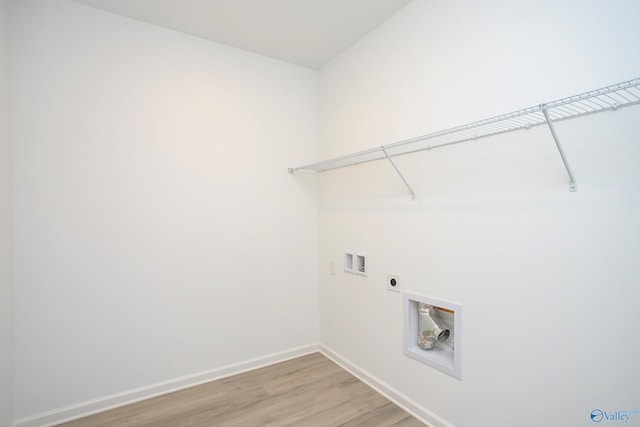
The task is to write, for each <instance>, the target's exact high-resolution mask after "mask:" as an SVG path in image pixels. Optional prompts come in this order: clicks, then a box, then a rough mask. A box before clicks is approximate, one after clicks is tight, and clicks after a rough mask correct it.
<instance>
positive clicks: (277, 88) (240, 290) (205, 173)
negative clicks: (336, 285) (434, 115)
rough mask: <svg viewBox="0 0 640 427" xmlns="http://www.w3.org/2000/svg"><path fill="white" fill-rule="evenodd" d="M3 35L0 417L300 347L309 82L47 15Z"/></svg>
mask: <svg viewBox="0 0 640 427" xmlns="http://www.w3.org/2000/svg"><path fill="white" fill-rule="evenodd" d="M11 19H12V20H13V24H14V25H13V29H14V30H13V33H12V47H13V48H12V57H11V65H12V70H11V77H12V83H11V87H12V97H13V102H12V112H13V114H12V123H11V124H12V126H13V139H12V141H13V151H14V189H15V193H14V200H15V207H14V209H15V230H14V233H15V257H14V258H15V336H16V385H15V391H16V418H18V419H22V418H24V417H29V416H33V415H37V414H39V413H42V412H44V411H49V410H56V409H58V408H62V407H65V406H67V405H72V404H77V403H82V402H86V401H88V400H90V399H98V398H102V397H104V396H109V395H112V394H115V393H121V392H126V391H129V390H132V389H135V388H138V387H143V386H147V385H150V384H155V383H159V382H162V381H169V380H172V379H174V378H178V377H181V376H185V375H191V374H195V373H200V372H203V371H208V370H212V369H216V368H219V367H224V366H227V365H231V364H234V363H238V362H240V361H246V360H250V359H254V358H259V357H262V356H265V355H270V354H274V353H278V352H282V351H287V350H290V349H294V348H298V347H301V346H307V345H310V344H314V343H316V342H317V339H318V314H317V313H318V308H317V307H318V303H317V301H318V295H317V244H316V243H317V237H316V236H317V211H316V207H315V205H314V204H313V203H311V202H310V199H309V197H308V196H307V194H306V193H305V192H304V188H302V187H300V186H299V185H298V184H297V183H296V181H295V180H293V179H291V176H290V175H289V174H288V173H287V166H290V165H291V164H293V163H295V162H296V161H298V160H300V159H306V160H312V159H314V158H315V156H316V149H317V144H316V135H317V97H316V94H317V92H316V89H317V87H316V85H317V75H316V73H315V72H313V71H311V70H308V69H305V68H301V67H297V66H293V65H290V64H286V63H283V62H279V61H275V60H271V59H267V58H264V57H261V56H258V55H254V54H249V53H246V52H242V51H239V50H236V49H232V48H228V47H225V46H222V45H219V44H215V43H211V42H207V41H204V40H201V39H197V38H194V37H190V36H187V35H183V34H180V33H177V32H174V31H169V30H166V29H162V28H159V27H155V26H152V25H147V24H144V23H141V22H137V21H134V20H130V19H125V18H122V17H118V16H116V15H112V14H108V13H104V12H100V11H97V10H94V9H91V8H88V7H85V6H81V5H78V4H75V3H72V2H68V1H64V0H21V1H16V2H13V9H12V16H11ZM3 138H4V136H3ZM2 141H3V146H4V145H5V144H4V139H3V140H2ZM3 173H4V172H3ZM2 194H3V198H2V203H3V204H4V203H5V201H4V199H5V196H4V192H3V193H2ZM3 262H4V261H3ZM3 286H4V285H3ZM3 339H4V335H3Z"/></svg>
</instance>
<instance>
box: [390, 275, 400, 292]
mask: <svg viewBox="0 0 640 427" xmlns="http://www.w3.org/2000/svg"><path fill="white" fill-rule="evenodd" d="M387 290H389V291H394V292H400V275H399V274H395V273H387Z"/></svg>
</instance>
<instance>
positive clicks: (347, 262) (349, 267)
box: [344, 251, 355, 273]
mask: <svg viewBox="0 0 640 427" xmlns="http://www.w3.org/2000/svg"><path fill="white" fill-rule="evenodd" d="M354 258H355V257H354V255H353V252H348V251H347V252H345V253H344V271H346V272H347V273H353V272H354V266H355V264H354V262H355V260H354Z"/></svg>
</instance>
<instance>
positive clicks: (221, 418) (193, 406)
mask: <svg viewBox="0 0 640 427" xmlns="http://www.w3.org/2000/svg"><path fill="white" fill-rule="evenodd" d="M60 426H64V427H76V426H81V427H98V426H100V427H106V426H112V427H151V426H154V427H158V426H167V427H168V426H171V427H174V426H180V427H187V426H193V427H198V426H238V427H240V426H241V427H249V426H304V427H306V426H331V427H333V426H363V427H364V426H367V427H369V426H403V427H412V426H416V427H417V426H424V425H423V424H422V423H421V422H419V421H418V420H417V419H415V418H413V417H412V416H411V415H409V414H408V413H407V412H405V411H404V410H402V409H401V408H399V407H398V406H396V405H394V404H393V403H391V402H390V401H389V400H387V399H386V398H385V397H383V396H382V395H380V394H378V393H377V392H376V391H374V390H373V389H371V388H370V387H369V386H367V385H366V384H364V383H363V382H362V381H360V380H358V379H357V378H355V377H354V376H353V375H351V374H350V373H348V372H346V371H345V370H343V369H342V368H340V367H339V366H338V365H336V364H335V363H333V362H332V361H330V360H329V359H327V358H326V357H325V356H323V355H322V354H320V353H314V354H310V355H308V356H303V357H300V358H297V359H293V360H289V361H286V362H282V363H278V364H276V365H272V366H268V367H266V368H261V369H256V370H254V371H250V372H246V373H243V374H239V375H235V376H233V377H229V378H224V379H220V380H217V381H212V382H210V383H206V384H203V385H199V386H195V387H191V388H188V389H185V390H181V391H177V392H174V393H170V394H166V395H163V396H159V397H155V398H152V399H148V400H145V401H142V402H138V403H134V404H131V405H127V406H123V407H121V408H116V409H112V410H110V411H107V412H103V413H100V414H96V415H92V416H89V417H86V418H82V419H78V420H75V421H71V422H68V423H65V424H60Z"/></svg>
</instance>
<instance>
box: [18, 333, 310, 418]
mask: <svg viewBox="0 0 640 427" xmlns="http://www.w3.org/2000/svg"><path fill="white" fill-rule="evenodd" d="M318 350H319V346H318V344H311V345H308V346H304V347H299V348H294V349H291V350H287V351H283V352H279V353H274V354H270V355H267V356H264V357H259V358H256V359H251V360H247V361H244V362H240V363H235V364H233V365H227V366H223V367H221V368H217V369H212V370H210V371H205V372H200V373H197V374H192V375H186V376H184V377H180V378H175V379H172V380H169V381H163V382H160V383H156V384H152V385H149V386H145V387H140V388H137V389H134V390H129V391H125V392H122V393H117V394H113V395H111V396H106V397H103V398H100V399H94V400H89V401H86V402H82V403H78V404H75V405H70V406H66V407H63V408H59V409H54V410H52V411H47V412H42V413H40V414H36V415H32V416H29V417H25V418H21V419H18V420H16V421H15V423H14V424H13V427H48V426H53V425H56V424H59V423H63V422H66V421H71V420H75V419H78V418H82V417H86V416H88V415H92V414H97V413H99V412H104V411H106V410H109V409H113V408H117V407H119V406H124V405H128V404H130V403H135V402H139V401H141V400H145V399H149V398H151V397H156V396H160V395H163V394H167V393H171V392H174V391H178V390H182V389H185V388H188V387H193V386H196V385H199V384H204V383H207V382H209V381H214V380H217V379H220V378H226V377H229V376H232V375H237V374H241V373H243V372H247V371H251V370H253V369H258V368H262V367H265V366H269V365H273V364H275V363H280V362H284V361H286V360H289V359H294V358H296V357H300V356H304V355H306V354H311V353H316V352H318Z"/></svg>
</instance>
